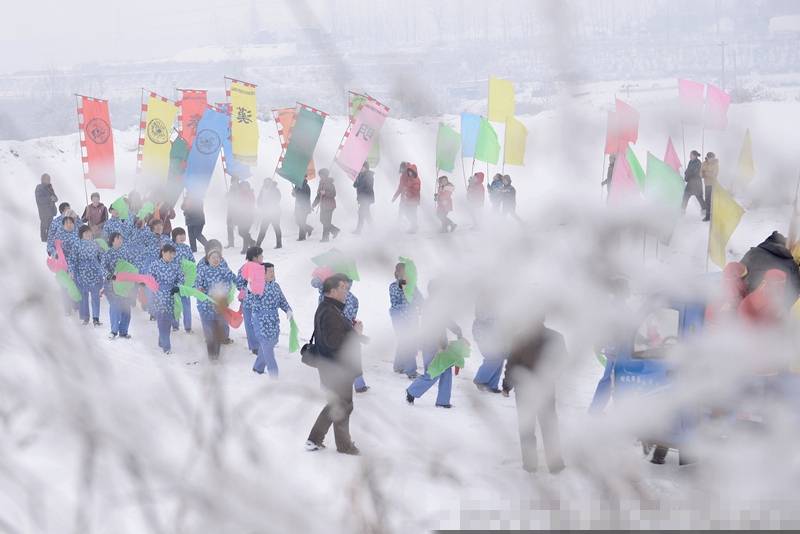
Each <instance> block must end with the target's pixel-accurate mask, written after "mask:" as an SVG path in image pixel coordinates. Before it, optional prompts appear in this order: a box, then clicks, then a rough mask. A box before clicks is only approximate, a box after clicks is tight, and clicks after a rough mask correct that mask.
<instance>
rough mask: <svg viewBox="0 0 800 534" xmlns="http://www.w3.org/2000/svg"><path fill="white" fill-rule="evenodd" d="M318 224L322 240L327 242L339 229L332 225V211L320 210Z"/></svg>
mask: <svg viewBox="0 0 800 534" xmlns="http://www.w3.org/2000/svg"><path fill="white" fill-rule="evenodd" d="M319 222H321V223H322V240H323V241H327V240H328V239H329V237H330V235H331V233H333V234H338V233H339V228H338V227H337V226H336V225H334V224H333V210H320V212H319Z"/></svg>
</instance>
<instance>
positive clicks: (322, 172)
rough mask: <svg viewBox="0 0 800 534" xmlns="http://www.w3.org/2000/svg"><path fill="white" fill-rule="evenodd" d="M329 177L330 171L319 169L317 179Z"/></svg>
mask: <svg viewBox="0 0 800 534" xmlns="http://www.w3.org/2000/svg"><path fill="white" fill-rule="evenodd" d="M330 175H331V171H329V170H328V169H320V170H319V177H320V178H327V177H329V176H330Z"/></svg>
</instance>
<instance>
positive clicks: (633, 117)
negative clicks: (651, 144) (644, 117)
mask: <svg viewBox="0 0 800 534" xmlns="http://www.w3.org/2000/svg"><path fill="white" fill-rule="evenodd" d="M617 127H618V128H619V130H618V131H619V139H620V141H622V142H623V143H626V142H629V143H636V140H637V139H639V112H638V111H636V110H635V109H634V108H633V107H632V106H631V105H629V104H626V103H625V102H623V101H622V100H620V99H619V98H618V99H617Z"/></svg>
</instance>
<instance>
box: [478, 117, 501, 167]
mask: <svg viewBox="0 0 800 534" xmlns="http://www.w3.org/2000/svg"><path fill="white" fill-rule="evenodd" d="M475 159H477V160H478V161H485V162H486V163H491V164H492V165H497V161H498V160H499V159H500V141H498V140H497V132H495V131H494V128H492V125H491V124H489V121H487V120H486V119H484V118H481V126H480V128H479V129H478V142H477V144H476V145H475Z"/></svg>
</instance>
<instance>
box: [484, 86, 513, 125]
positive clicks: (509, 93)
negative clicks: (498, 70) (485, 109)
mask: <svg viewBox="0 0 800 534" xmlns="http://www.w3.org/2000/svg"><path fill="white" fill-rule="evenodd" d="M513 116H514V85H513V84H512V83H511V82H510V81H508V80H501V79H499V78H495V77H493V76H492V77H490V78H489V120H490V121H494V122H506V119H507V118H508V117H513Z"/></svg>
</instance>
